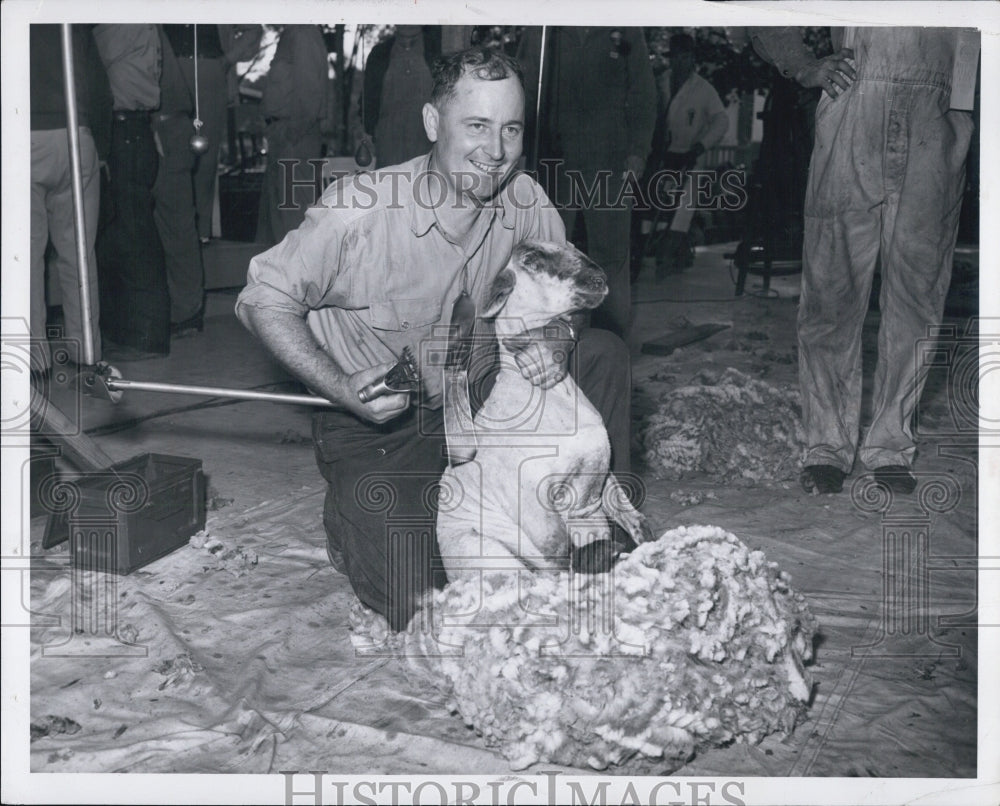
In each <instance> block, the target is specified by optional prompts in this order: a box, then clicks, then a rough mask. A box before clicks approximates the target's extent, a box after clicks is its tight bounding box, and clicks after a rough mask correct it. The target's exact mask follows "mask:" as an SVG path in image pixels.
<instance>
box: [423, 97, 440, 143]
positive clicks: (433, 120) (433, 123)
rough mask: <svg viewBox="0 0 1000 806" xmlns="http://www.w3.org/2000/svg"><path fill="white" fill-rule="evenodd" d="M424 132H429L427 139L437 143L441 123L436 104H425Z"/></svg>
mask: <svg viewBox="0 0 1000 806" xmlns="http://www.w3.org/2000/svg"><path fill="white" fill-rule="evenodd" d="M423 116H424V131H425V132H427V139H428V140H430V141H431V142H432V143H436V142H437V139H438V125H439V123H440V113H439V112H438V109H437V107H436V106H434V104H432V103H430V102H428V103H426V104H424V108H423Z"/></svg>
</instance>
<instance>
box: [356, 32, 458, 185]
mask: <svg viewBox="0 0 1000 806" xmlns="http://www.w3.org/2000/svg"><path fill="white" fill-rule="evenodd" d="M440 55H441V27H440V26H436V25H397V26H396V31H395V33H394V34H393V35H392V36H390V37H389V38H387V39H384V40H383V41H381V42H379V43H378V44H377V45H375V47H373V48H372V50H371V53H369V54H368V58H367V59H366V61H365V87H364V93H363V94H362V98H361V102H362V109H361V121H362V124H363V126H364V130H365V135H366V136H367V137H368V138H369V139H370V140H371V141H372V142H373V143H374V146H375V157H376V160H377V163H378V165H379V166H382V167H384V166H386V165H398V164H399V163H401V162H406V161H407V160H410V159H413V158H414V157H417V156H420V155H421V154H426V153H427V151H428V150H429V149H430V147H431V143H430V140H428V139H427V134H426V132H424V121H423V115H422V110H423V106H424V104H425V103H427V102H428V101H429V100H430V97H431V89H432V88H433V86H434V81H433V79H432V78H431V65H432V64H433V63H434V60H435V59H437V57H438V56H440Z"/></svg>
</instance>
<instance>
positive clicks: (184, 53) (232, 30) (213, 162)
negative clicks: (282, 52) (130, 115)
mask: <svg viewBox="0 0 1000 806" xmlns="http://www.w3.org/2000/svg"><path fill="white" fill-rule="evenodd" d="M162 27H163V31H164V33H165V34H166V36H167V39H169V40H170V46H171V47H172V48H173V51H174V55H175V56H176V57H177V63H178V65H179V66H180V71H181V75H182V76H183V77H184V81H185V82H186V83H187V86H189V87H190V88H191V92H192V95H193V93H194V91H195V80H194V79H195V76H194V73H195V70H194V67H195V65H194V61H195V59H194V56H195V33H196V32H197V51H198V81H197V92H198V112H199V114H200V116H201V117H200V119H201V122H202V124H203V126H202V128H201V133H202V134H203V135H204V136H205V137H206V138H207V139H208V150H207V151H205V153H204V154H201V155H200V156H199V157H198V159H197V161H196V163H195V170H194V202H195V211H196V215H197V222H198V238H199V240H200V241H201V243H202V244H203V245H204V244H208V243H209V242H210V241H211V238H212V209H213V206H214V202H215V185H216V181H217V179H218V167H219V147H220V146H221V145H222V141H223V138H224V137H225V134H226V109H227V106H228V103H229V76H228V72H229V70H230V69H231V68H232V67H234V66H235V65H236V63H237V62H241V61H248V60H250V59H252V58H253V57H254V56H255V55H256V53H257V49H258V48H259V47H260V38H261V34H262V32H263V28H262V27H261V26H260V25H163V26H162Z"/></svg>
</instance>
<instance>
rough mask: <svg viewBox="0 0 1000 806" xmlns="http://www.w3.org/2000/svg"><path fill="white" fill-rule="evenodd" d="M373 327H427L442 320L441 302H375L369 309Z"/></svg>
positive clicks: (391, 328) (425, 299)
mask: <svg viewBox="0 0 1000 806" xmlns="http://www.w3.org/2000/svg"><path fill="white" fill-rule="evenodd" d="M368 315H369V320H370V321H371V326H372V327H373V328H375V329H377V330H409V329H410V328H415V327H426V326H427V325H431V324H433V323H434V322H437V321H438V320H439V319H440V318H441V300H440V299H436V298H434V297H420V298H417V299H396V300H388V301H386V302H373V303H371V305H370V306H369V307H368Z"/></svg>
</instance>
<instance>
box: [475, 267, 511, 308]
mask: <svg viewBox="0 0 1000 806" xmlns="http://www.w3.org/2000/svg"><path fill="white" fill-rule="evenodd" d="M516 283H517V275H515V274H514V272H512V271H511V270H510V269H503V270H502V271H501V272H500V273H499V274H498V275H497V276H496V277H495V278H494V279H493V285H492V286H490V301H489V303H487V305H486V310H485V311H483V319H492V318H494V317H495V316H497V315H498V314H499V313H500V311H502V310H503V306H504V305H506V304H507V298H508V297H509V296H510V293H511V292H512V291H513V290H514V285H515V284H516Z"/></svg>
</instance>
